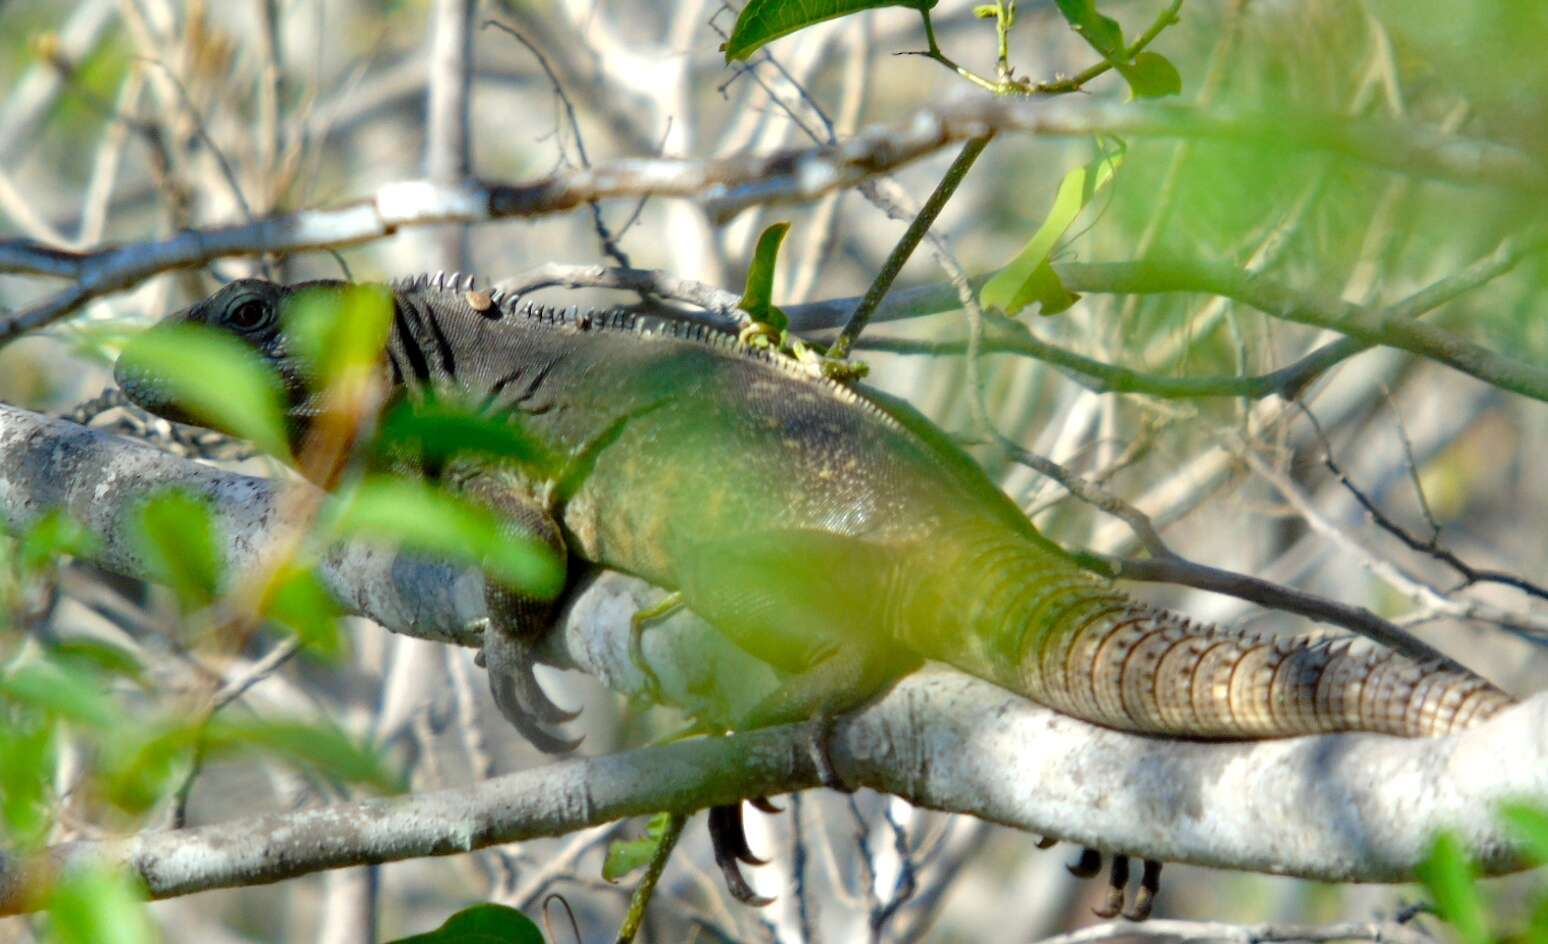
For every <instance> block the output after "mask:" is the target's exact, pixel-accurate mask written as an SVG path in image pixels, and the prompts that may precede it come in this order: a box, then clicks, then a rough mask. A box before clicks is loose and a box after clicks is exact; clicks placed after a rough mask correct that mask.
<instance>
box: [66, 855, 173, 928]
mask: <svg viewBox="0 0 1548 944" xmlns="http://www.w3.org/2000/svg"><path fill="white" fill-rule="evenodd" d="M48 917H49V928H50V930H51V931H52V932H53V933H52V935H50V938H49V939H50V940H52V941H57V942H60V944H151V942H153V941H155V940H156V931H155V927H154V926H153V925H152V924H151V921H150V916H149V915H148V914H147V913H146V910H145V892H144V890H143V889H142V888H141V887H140V886H139V883H138V882H136V881H135V880H134V879H133V878H131V877H130V876H129V875H128V874H126V873H124V872H121V871H112V872H110V871H106V870H104V869H90V870H87V871H82V872H72V873H69V874H67V875H66V876H65V877H64V878H63V879H62V880H61V881H60V882H59V884H57V885H55V886H54V888H53V891H52V892H51V893H50V894H49V898H48Z"/></svg>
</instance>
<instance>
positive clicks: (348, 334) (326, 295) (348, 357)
mask: <svg viewBox="0 0 1548 944" xmlns="http://www.w3.org/2000/svg"><path fill="white" fill-rule="evenodd" d="M392 310H393V309H392V291H391V290H390V289H388V288H387V286H385V285H375V284H360V285H354V284H350V285H345V286H343V287H342V288H332V287H330V288H314V289H309V290H306V291H302V292H298V293H297V294H296V295H295V296H294V297H293V299H292V300H291V303H290V304H288V305H287V306H286V309H285V333H286V336H287V337H290V338H294V339H295V346H296V352H297V353H298V354H299V355H300V356H301V360H302V362H303V363H304V364H305V365H306V376H307V377H308V378H310V381H311V383H312V386H313V388H314V389H316V390H325V389H327V388H328V387H329V386H331V385H332V384H334V383H336V382H338V380H339V378H340V377H343V376H345V375H346V374H348V373H350V372H352V371H358V370H361V369H369V368H371V367H374V366H375V364H376V363H377V362H378V361H379V360H380V359H381V354H382V348H384V347H385V346H386V345H387V336H388V334H389V333H390V331H391V328H392Z"/></svg>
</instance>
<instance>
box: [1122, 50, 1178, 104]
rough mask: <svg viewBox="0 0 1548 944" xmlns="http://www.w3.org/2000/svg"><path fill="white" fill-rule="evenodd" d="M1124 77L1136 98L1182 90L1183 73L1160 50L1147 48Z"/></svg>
mask: <svg viewBox="0 0 1548 944" xmlns="http://www.w3.org/2000/svg"><path fill="white" fill-rule="evenodd" d="M1123 77H1124V79H1126V80H1127V81H1128V83H1129V90H1130V91H1132V92H1133V93H1134V97H1135V98H1164V97H1166V96H1168V95H1176V94H1178V93H1180V92H1181V91H1182V74H1181V73H1179V72H1178V71H1177V67H1176V66H1174V65H1172V62H1171V60H1169V59H1167V58H1166V57H1165V56H1163V55H1161V54H1160V53H1158V52H1150V51H1148V50H1147V51H1145V52H1142V53H1140V54H1139V55H1137V56H1135V57H1134V61H1133V62H1132V63H1130V64H1129V66H1128V67H1127V68H1125V69H1124V70H1123Z"/></svg>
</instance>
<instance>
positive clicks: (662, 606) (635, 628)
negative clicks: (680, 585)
mask: <svg viewBox="0 0 1548 944" xmlns="http://www.w3.org/2000/svg"><path fill="white" fill-rule="evenodd" d="M684 605H685V604H684V603H683V595H682V594H681V593H669V594H667V595H666V596H664V597H662V598H661V599H660V600H658V601H656V602H655V603H653V604H651V605H650V606H647V607H642V608H640V609H638V610H635V611H634V615H633V616H631V617H629V658H630V659H631V660H633V662H634V667H635V668H637V669H639V670H640V674H641V675H643V676H645V694H646V695H647V696H649V697H650V700H651V701H654V702H659V701H661V679H660V678H659V677H658V676H657V675H656V670H655V669H653V668H651V667H650V663H649V662H646V661H645V626H646V624H647V623H650V622H652V621H654V620H658V619H663V618H665V617H668V616H671V615H672V614H673V613H676V612H677V611H678V610H680V609H682V608H683V607H684Z"/></svg>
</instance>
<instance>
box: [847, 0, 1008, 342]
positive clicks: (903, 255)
mask: <svg viewBox="0 0 1548 944" xmlns="http://www.w3.org/2000/svg"><path fill="white" fill-rule="evenodd" d="M927 19H928V18H927ZM933 41H934V40H933V38H932V42H933ZM993 136H994V135H993V133H992V132H991V133H990V134H985V135H982V136H980V137H976V138H972V139H969V141H968V142H967V143H966V144H964V145H963V146H962V150H961V151H958V152H957V158H956V160H954V161H952V162H951V166H950V167H949V168H947V169H946V176H944V177H942V178H941V182H940V183H938V184H936V185H935V190H934V192H932V193H931V194H930V199H928V200H926V201H925V205H924V207H923V208H921V209H920V211H919V213H918V215H917V216H915V217H914V221H913V222H912V223H910V224H908V229H907V230H906V231H904V233H903V238H902V239H900V240H898V244H897V245H896V246H893V247H892V252H891V253H890V254H888V256H887V261H886V262H885V263H883V264H882V268H881V271H880V272H878V273H877V274H876V279H875V281H873V282H872V283H871V287H870V288H868V289H866V292H865V296H864V297H863V298H861V299H860V304H858V305H856V306H855V310H854V311H853V312H852V313H851V314H850V316H849V320H848V321H847V322H845V324H844V330H843V331H840V332H839V336H838V338H837V339H836V340H835V341H834V342H833V346H832V347H830V348H828V356H829V357H832V358H840V359H841V358H844V357H847V356H848V355H849V351H850V349H851V348H853V347H854V344H855V340H856V339H857V338H859V337H860V332H861V331H864V330H865V326H866V324H867V323H868V322H869V321H870V320H871V314H872V313H873V312H875V311H876V306H877V305H880V304H881V301H882V299H883V298H885V297H886V295H887V290H888V289H890V288H892V283H893V280H895V279H896V278H897V277H898V273H899V272H901V271H902V269H903V264H904V263H905V262H907V261H908V257H909V256H911V255H913V253H914V250H915V249H916V248H917V247H918V246H919V241H920V240H921V239H923V238H924V235H925V233H926V232H928V231H929V229H930V226H931V224H933V223H934V222H935V218H936V217H937V216H939V215H940V212H941V209H942V208H943V207H945V206H946V201H947V200H950V199H951V195H952V194H953V193H955V192H956V191H957V185H958V184H960V183H962V178H964V177H966V176H967V172H968V170H969V169H970V168H971V167H972V166H973V162H974V161H976V160H978V155H979V154H982V153H983V150H984V147H985V146H986V145H988V143H989V139H990V138H992V137H993Z"/></svg>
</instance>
